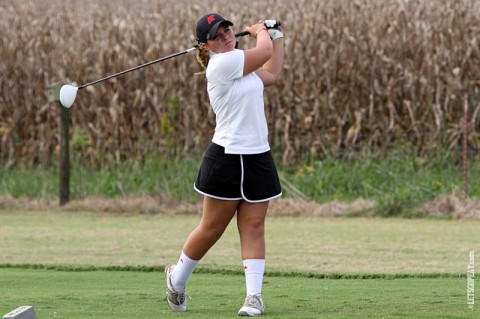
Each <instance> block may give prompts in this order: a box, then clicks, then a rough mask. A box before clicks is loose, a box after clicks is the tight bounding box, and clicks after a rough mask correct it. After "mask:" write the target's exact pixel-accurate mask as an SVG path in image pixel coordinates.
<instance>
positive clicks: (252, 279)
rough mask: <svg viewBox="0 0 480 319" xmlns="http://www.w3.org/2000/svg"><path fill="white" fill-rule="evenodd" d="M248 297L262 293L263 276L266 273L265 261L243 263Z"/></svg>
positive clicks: (247, 260)
mask: <svg viewBox="0 0 480 319" xmlns="http://www.w3.org/2000/svg"><path fill="white" fill-rule="evenodd" d="M243 270H244V271H245V282H246V284H247V295H256V294H261V293H262V284H263V274H264V272H265V259H245V260H244V261H243Z"/></svg>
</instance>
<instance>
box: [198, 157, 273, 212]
mask: <svg viewBox="0 0 480 319" xmlns="http://www.w3.org/2000/svg"><path fill="white" fill-rule="evenodd" d="M240 167H241V172H242V174H241V178H240V193H241V194H242V197H238V198H226V197H219V196H215V195H211V194H208V193H205V192H203V191H201V190H199V189H198V188H197V187H196V186H195V183H193V188H194V189H195V190H196V191H197V192H198V193H200V194H202V195H204V196H208V197H211V198H215V199H220V200H242V199H243V200H245V201H246V202H247V203H251V204H255V203H262V202H267V201H269V200H272V199H275V198H278V197H280V196H282V192H280V194H277V195H274V196H272V197H269V198H264V199H259V200H250V199H248V198H247V196H245V193H244V192H243V178H244V170H243V155H241V154H240Z"/></svg>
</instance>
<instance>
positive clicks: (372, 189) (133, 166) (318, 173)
mask: <svg viewBox="0 0 480 319" xmlns="http://www.w3.org/2000/svg"><path fill="white" fill-rule="evenodd" d="M200 161H201V156H190V157H176V158H172V157H163V156H161V155H149V156H147V157H146V158H145V159H144V160H143V161H142V162H140V161H132V162H126V163H124V164H121V165H116V164H114V163H110V164H109V163H105V164H104V165H103V167H102V168H100V169H91V168H90V166H89V164H87V163H84V162H82V161H81V160H78V159H77V160H75V161H73V163H72V175H71V183H70V187H71V192H70V193H71V199H83V198H88V197H92V196H96V197H107V198H118V197H122V198H125V197H127V198H128V197H136V196H153V197H161V198H162V200H167V201H168V200H173V201H184V202H189V203H195V202H196V201H197V200H198V195H197V193H196V192H195V191H194V190H193V187H192V185H193V182H194V181H195V179H196V175H197V172H198V167H199V165H200ZM279 171H280V175H281V177H282V181H283V187H284V196H285V197H298V196H305V197H307V198H309V199H312V200H314V201H317V202H326V201H331V200H344V201H353V200H355V199H357V198H359V197H362V198H365V199H372V200H375V201H376V202H378V203H379V207H378V209H377V210H376V212H375V213H376V214H377V215H380V216H410V215H411V214H412V212H413V210H412V207H414V206H415V205H417V204H419V203H423V202H426V201H429V200H432V199H434V198H435V197H436V196H439V195H442V194H447V195H450V194H452V193H457V194H459V195H460V194H461V193H462V178H463V170H462V166H461V165H460V161H459V160H458V156H454V155H452V154H450V153H443V154H438V155H437V156H435V157H432V158H430V159H428V160H427V159H424V158H417V157H413V156H410V155H408V154H405V152H392V153H390V154H389V155H387V156H384V157H382V158H379V157H373V156H363V157H361V156H355V157H352V158H345V159H333V158H327V159H325V160H322V161H313V162H311V163H308V164H305V165H300V166H298V167H289V168H282V167H280V166H279ZM58 175H59V173H58V168H57V167H55V166H53V167H50V168H35V169H26V168H23V169H22V168H17V169H13V170H9V169H6V168H0V181H1V183H0V195H1V194H4V195H10V196H12V197H14V198H22V197H28V198H35V199H44V198H47V199H52V198H56V197H57V196H58V180H59V176H58ZM468 189H469V195H470V196H471V197H478V196H480V162H478V161H475V160H473V158H472V159H471V160H470V170H469V182H468ZM299 193H301V194H303V195H299Z"/></svg>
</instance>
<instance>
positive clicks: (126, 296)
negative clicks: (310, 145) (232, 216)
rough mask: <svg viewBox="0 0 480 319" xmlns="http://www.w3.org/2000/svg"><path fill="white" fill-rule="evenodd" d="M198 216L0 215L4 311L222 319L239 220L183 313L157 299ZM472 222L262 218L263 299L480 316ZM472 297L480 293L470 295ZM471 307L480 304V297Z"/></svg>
mask: <svg viewBox="0 0 480 319" xmlns="http://www.w3.org/2000/svg"><path fill="white" fill-rule="evenodd" d="M198 220H199V216H192V215H190V216H162V215H133V214H130V215H127V214H123V215H119V214H98V213H89V212H68V213H66V212H22V211H0V249H1V254H0V265H1V266H0V294H1V296H2V298H1V299H0V315H4V314H6V313H7V312H9V311H10V310H12V309H14V308H16V307H18V306H20V305H33V306H34V307H35V309H36V312H37V315H38V317H39V318H40V319H42V318H133V317H134V318H180V317H185V318H227V317H235V316H236V311H237V310H238V308H239V307H240V306H241V304H242V302H243V298H244V278H243V276H242V269H241V257H240V253H239V244H238V235H237V232H236V227H235V222H234V221H232V224H231V225H230V226H229V228H228V229H227V231H226V233H225V235H224V237H223V238H222V239H221V240H220V241H219V242H218V243H217V245H216V246H215V247H214V248H213V249H212V250H211V251H210V252H209V254H208V255H207V256H206V257H205V259H204V260H203V261H202V263H201V264H200V265H199V267H198V269H197V271H196V273H195V274H194V276H192V279H191V282H190V284H189V289H188V294H189V295H190V296H191V299H189V311H188V312H187V313H186V314H177V313H172V312H171V311H170V309H169V308H168V307H167V305H166V303H165V300H164V290H165V287H164V286H165V284H164V281H163V273H162V272H161V271H162V270H163V266H164V265H165V264H167V263H173V262H176V260H177V258H178V254H179V252H180V249H181V246H182V244H183V242H184V240H185V238H186V236H187V235H188V233H189V232H190V231H191V230H192V229H193V227H195V226H196V224H197V222H198ZM479 226H480V223H479V222H478V221H459V220H439V219H411V220H409V219H379V218H375V219H366V218H301V217H276V218H268V219H267V245H268V249H267V251H268V257H267V274H266V277H265V286H264V296H265V300H266V303H267V304H266V305H267V312H268V313H267V316H268V317H271V318H477V317H478V315H479V313H478V309H477V308H476V307H477V305H475V307H474V308H473V310H471V309H469V307H468V305H467V297H466V294H467V279H466V269H467V264H468V260H469V252H470V251H474V250H478V246H479V244H478V229H479ZM477 296H478V293H477ZM476 300H478V297H477V298H476Z"/></svg>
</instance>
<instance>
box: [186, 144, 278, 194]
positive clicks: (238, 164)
mask: <svg viewBox="0 0 480 319" xmlns="http://www.w3.org/2000/svg"><path fill="white" fill-rule="evenodd" d="M194 188H195V190H196V191H197V192H199V193H201V194H203V195H205V196H208V197H212V198H216V199H222V200H242V199H243V200H245V201H247V202H250V203H258V202H264V201H268V200H271V199H274V198H277V197H280V196H281V195H282V188H281V186H280V180H279V178H278V173H277V168H276V167H275V163H274V161H273V158H272V154H271V152H270V151H268V152H265V153H261V154H248V155H239V154H225V148H224V147H222V146H220V145H217V144H215V143H210V145H209V146H208V148H207V151H206V152H205V156H204V157H203V161H202V165H201V166H200V170H199V172H198V177H197V180H196V182H195V185H194Z"/></svg>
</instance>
